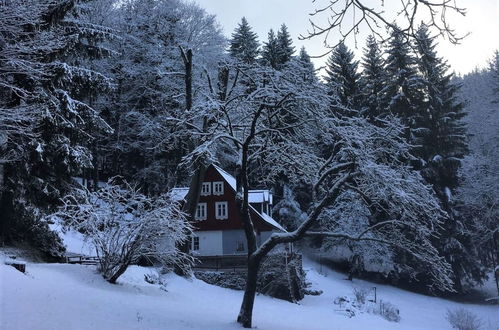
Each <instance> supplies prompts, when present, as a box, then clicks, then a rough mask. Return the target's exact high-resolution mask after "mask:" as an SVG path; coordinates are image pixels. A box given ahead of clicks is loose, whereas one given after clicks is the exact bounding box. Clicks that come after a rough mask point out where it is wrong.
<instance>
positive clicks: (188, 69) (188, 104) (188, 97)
mask: <svg viewBox="0 0 499 330" xmlns="http://www.w3.org/2000/svg"><path fill="white" fill-rule="evenodd" d="M179 47H180V54H181V55H182V60H183V61H184V66H185V75H184V80H185V108H186V109H187V110H191V109H192V99H193V97H192V49H188V50H187V52H185V51H184V49H183V48H182V47H181V46H179Z"/></svg>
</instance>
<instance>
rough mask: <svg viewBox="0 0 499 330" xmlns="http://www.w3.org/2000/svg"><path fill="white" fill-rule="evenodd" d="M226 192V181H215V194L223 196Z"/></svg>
mask: <svg viewBox="0 0 499 330" xmlns="http://www.w3.org/2000/svg"><path fill="white" fill-rule="evenodd" d="M223 194H224V183H223V181H215V182H213V195H215V196H221V195H223Z"/></svg>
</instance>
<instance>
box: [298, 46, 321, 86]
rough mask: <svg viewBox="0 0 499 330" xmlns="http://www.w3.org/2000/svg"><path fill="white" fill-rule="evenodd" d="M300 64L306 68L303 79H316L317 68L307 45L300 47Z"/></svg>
mask: <svg viewBox="0 0 499 330" xmlns="http://www.w3.org/2000/svg"><path fill="white" fill-rule="evenodd" d="M297 61H298V64H299V65H300V66H301V67H302V68H303V69H304V71H305V72H304V75H303V80H304V81H311V82H312V81H315V79H316V76H315V68H314V64H313V63H312V60H311V59H310V55H308V53H307V50H306V49H305V47H302V48H301V49H300V54H299V55H298V57H297Z"/></svg>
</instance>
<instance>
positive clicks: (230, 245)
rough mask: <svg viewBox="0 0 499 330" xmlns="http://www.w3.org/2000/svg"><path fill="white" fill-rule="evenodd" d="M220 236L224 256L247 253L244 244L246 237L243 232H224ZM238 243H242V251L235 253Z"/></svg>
mask: <svg viewBox="0 0 499 330" xmlns="http://www.w3.org/2000/svg"><path fill="white" fill-rule="evenodd" d="M222 236H223V254H224V255H230V254H246V253H248V246H247V245H248V244H247V242H246V235H245V234H244V230H242V229H239V230H224V231H223V234H222ZM239 242H242V243H243V245H244V250H242V251H237V246H238V243H239Z"/></svg>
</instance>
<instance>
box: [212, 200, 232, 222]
mask: <svg viewBox="0 0 499 330" xmlns="http://www.w3.org/2000/svg"><path fill="white" fill-rule="evenodd" d="M228 208H229V207H228V205H227V202H215V218H216V219H218V220H225V219H228V218H229V210H228Z"/></svg>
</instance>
